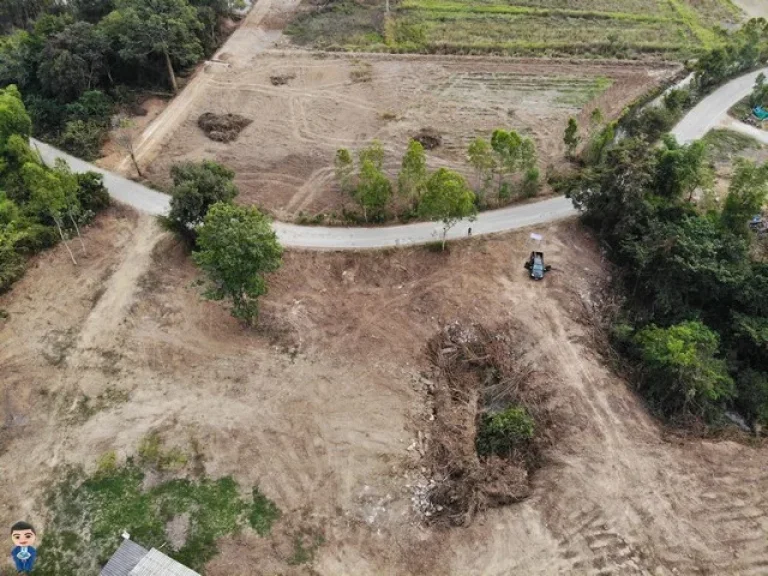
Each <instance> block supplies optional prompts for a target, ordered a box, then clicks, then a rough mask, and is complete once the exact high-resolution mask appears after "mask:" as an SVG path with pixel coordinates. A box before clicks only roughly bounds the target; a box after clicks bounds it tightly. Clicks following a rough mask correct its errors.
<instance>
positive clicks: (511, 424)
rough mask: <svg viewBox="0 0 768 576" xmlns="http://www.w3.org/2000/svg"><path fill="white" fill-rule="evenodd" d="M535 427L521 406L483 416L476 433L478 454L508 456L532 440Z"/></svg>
mask: <svg viewBox="0 0 768 576" xmlns="http://www.w3.org/2000/svg"><path fill="white" fill-rule="evenodd" d="M535 430H536V425H535V422H534V420H533V418H532V417H531V415H530V414H529V413H528V411H527V410H526V409H525V408H523V407H522V406H510V407H509V408H507V409H506V410H503V411H502V412H498V413H496V414H483V415H482V416H481V419H480V426H479V429H478V432H477V441H476V448H477V452H478V454H480V455H482V456H489V455H491V454H496V455H499V456H505V455H508V454H509V453H510V452H511V451H512V450H514V449H515V448H519V447H522V446H524V445H525V444H526V443H527V442H529V441H530V440H532V439H533V436H534V433H535Z"/></svg>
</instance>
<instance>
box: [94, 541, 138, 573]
mask: <svg viewBox="0 0 768 576" xmlns="http://www.w3.org/2000/svg"><path fill="white" fill-rule="evenodd" d="M147 554H149V550H147V549H146V548H144V547H142V546H139V545H138V544H136V542H133V541H132V540H127V539H126V540H123V543H122V544H120V548H118V549H117V551H116V552H115V553H114V554H113V555H112V558H110V559H109V562H107V565H106V566H104V568H102V569H101V572H100V574H101V576H129V574H131V570H133V569H134V568H135V567H136V565H137V564H138V563H139V561H140V560H141V559H142V558H144V557H145V556H146V555H147Z"/></svg>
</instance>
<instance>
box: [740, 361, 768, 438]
mask: <svg viewBox="0 0 768 576" xmlns="http://www.w3.org/2000/svg"><path fill="white" fill-rule="evenodd" d="M736 383H737V386H738V390H739V397H738V400H737V405H738V407H739V410H740V411H741V413H742V414H744V415H745V416H746V417H747V418H748V419H749V420H750V421H752V422H754V423H756V424H759V425H760V426H763V427H766V426H768V372H758V371H757V370H745V371H744V372H743V373H741V374H739V377H738V379H737V382H736Z"/></svg>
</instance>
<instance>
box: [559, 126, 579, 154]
mask: <svg viewBox="0 0 768 576" xmlns="http://www.w3.org/2000/svg"><path fill="white" fill-rule="evenodd" d="M580 140H581V138H580V137H579V125H578V124H577V123H576V118H574V117H573V116H571V117H570V118H568V126H566V128H565V135H564V136H563V143H564V144H565V150H566V154H567V155H568V158H573V154H574V152H576V147H577V146H578V145H579V141H580Z"/></svg>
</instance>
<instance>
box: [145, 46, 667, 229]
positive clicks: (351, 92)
mask: <svg viewBox="0 0 768 576" xmlns="http://www.w3.org/2000/svg"><path fill="white" fill-rule="evenodd" d="M673 70H674V69H673V68H672V67H664V66H660V67H658V68H653V67H651V68H648V67H645V66H640V65H633V64H600V63H586V62H582V63H570V62H566V61H547V60H539V61H537V60H509V59H507V60H500V59H489V58H485V59H483V58H457V57H453V58H441V57H413V56H411V57H409V56H394V55H384V56H372V55H369V56H358V57H352V56H331V55H309V54H304V53H297V52H286V53H272V54H269V55H261V56H259V57H258V60H257V62H255V63H254V65H252V66H251V67H248V68H231V69H220V70H217V72H216V75H215V77H210V78H208V79H207V81H206V83H205V86H204V88H202V89H201V90H200V92H199V94H198V95H197V96H196V98H195V102H194V104H192V105H191V106H190V107H189V109H188V112H187V115H186V118H185V119H184V120H183V122H182V123H181V126H180V127H179V128H178V129H177V130H176V132H175V133H174V135H173V137H172V138H171V139H169V140H168V142H167V144H166V145H165V146H164V147H163V149H162V152H161V153H160V154H159V155H158V156H157V158H156V159H155V160H154V162H152V164H151V166H150V168H149V169H148V170H147V172H148V174H149V178H150V179H152V180H155V181H159V182H166V181H167V180H168V172H169V168H170V166H171V165H172V164H174V163H176V162H179V161H182V160H200V159H203V158H213V159H216V160H217V161H219V162H222V163H224V164H226V165H227V166H229V167H231V168H233V169H234V170H235V172H236V173H237V184H238V186H239V187H240V190H241V196H240V200H241V201H244V202H247V203H255V204H258V205H260V206H262V207H263V208H265V209H266V210H268V211H270V212H272V213H273V214H275V215H276V216H278V217H280V218H283V219H292V218H293V217H295V216H296V215H297V214H298V213H300V212H304V213H308V214H312V213H317V212H321V211H325V212H331V211H340V209H341V207H342V205H343V203H344V198H342V197H341V194H340V193H339V192H338V190H337V187H336V186H335V183H334V171H333V158H334V154H335V152H336V150H337V149H339V148H342V147H346V148H350V149H352V150H358V149H360V148H362V147H364V146H366V145H368V144H369V143H370V142H371V140H373V139H374V138H376V139H379V140H381V141H382V142H383V144H384V147H385V149H386V151H387V159H386V166H385V168H386V169H387V171H388V172H390V174H392V175H393V176H394V175H395V174H396V172H397V170H398V168H399V164H400V160H401V158H402V154H403V152H404V151H405V147H406V146H407V144H408V140H409V139H410V138H411V137H413V136H415V135H417V134H418V133H419V131H420V130H421V129H423V128H433V129H435V130H436V131H437V133H438V134H440V135H441V136H442V145H441V146H439V147H437V148H435V149H433V150H431V151H429V152H428V163H429V164H430V166H431V167H433V168H434V167H441V166H446V167H450V168H453V169H456V170H459V171H461V172H464V173H466V174H467V175H468V176H471V169H470V167H469V166H468V165H467V163H466V148H467V146H468V144H469V142H471V140H473V139H474V138H475V137H477V136H483V137H486V138H487V137H489V136H490V133H491V132H492V131H493V130H494V129H495V128H499V127H507V128H514V129H516V130H518V131H520V132H522V133H525V134H528V135H531V136H532V137H533V138H534V140H535V142H536V145H537V149H538V151H539V154H540V164H541V167H542V169H544V170H546V168H547V166H549V165H552V164H554V165H558V164H560V163H561V162H562V161H563V144H562V134H563V130H564V127H565V125H566V122H567V118H568V117H569V116H571V115H574V116H579V115H580V120H581V121H582V122H581V124H582V125H587V124H588V121H587V118H588V115H589V113H590V112H591V111H592V110H593V109H594V108H595V107H600V108H601V109H602V110H603V113H604V115H605V116H606V117H607V118H610V117H612V116H615V115H616V114H618V113H619V112H620V111H621V110H622V108H623V107H624V106H626V105H627V104H628V103H629V102H630V101H632V100H633V99H634V98H636V97H637V96H639V95H640V94H642V93H643V92H645V91H646V90H648V89H649V88H651V87H652V86H654V85H656V84H657V83H658V82H660V81H661V80H662V79H664V78H665V77H666V76H668V75H669V74H671V73H672V71H673ZM275 78H279V79H281V80H282V79H286V80H285V81H284V82H280V83H278V85H275ZM582 111H583V112H582ZM206 112H213V113H216V114H228V113H237V114H241V115H243V116H245V117H246V118H249V119H251V120H253V123H252V124H251V125H250V126H248V127H246V128H245V129H244V130H243V131H242V132H241V133H240V135H239V137H238V139H237V141H235V142H232V143H228V144H226V143H220V142H212V141H211V140H210V139H209V138H207V137H206V136H205V134H204V133H203V132H202V131H201V130H200V129H199V127H198V126H197V124H196V121H197V118H198V116H200V114H203V113H206Z"/></svg>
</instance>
